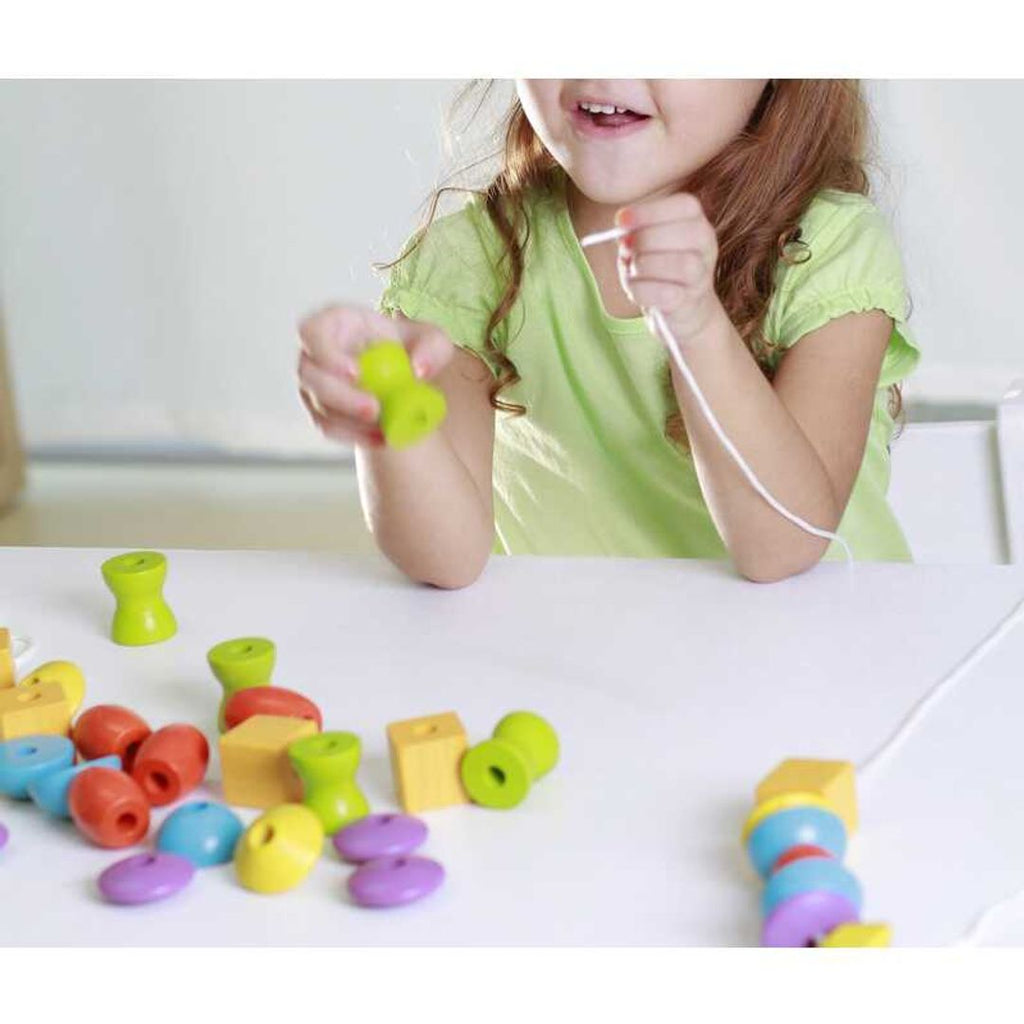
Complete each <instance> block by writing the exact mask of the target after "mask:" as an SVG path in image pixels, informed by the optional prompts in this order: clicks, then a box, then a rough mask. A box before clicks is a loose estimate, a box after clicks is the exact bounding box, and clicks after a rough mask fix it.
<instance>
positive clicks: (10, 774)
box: [0, 736, 75, 800]
mask: <svg viewBox="0 0 1024 1024" xmlns="http://www.w3.org/2000/svg"><path fill="white" fill-rule="evenodd" d="M74 760H75V745H74V744H73V743H72V742H71V740H69V739H68V738H67V737H66V736H19V737H18V738H17V739H13V740H7V741H6V742H4V743H0V793H6V794H7V795H8V796H13V797H14V798H15V799H16V800H27V799H28V787H29V784H30V783H31V782H33V781H35V780H36V779H39V778H42V777H43V776H44V775H48V774H49V773H50V772H56V771H60V770H61V769H62V768H70V767H71V764H72V763H73V762H74Z"/></svg>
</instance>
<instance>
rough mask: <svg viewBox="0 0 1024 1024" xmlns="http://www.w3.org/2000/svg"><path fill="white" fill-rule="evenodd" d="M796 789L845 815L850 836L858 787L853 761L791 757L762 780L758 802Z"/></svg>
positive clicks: (855, 824)
mask: <svg viewBox="0 0 1024 1024" xmlns="http://www.w3.org/2000/svg"><path fill="white" fill-rule="evenodd" d="M793 792H802V793H816V794H818V795H819V796H820V797H821V798H822V799H823V800H824V801H825V802H826V803H827V804H828V806H829V808H830V809H831V810H833V811H835V813H836V814H838V815H839V817H840V818H842V820H843V824H844V825H845V826H846V834H847V835H851V836H852V835H853V833H854V832H855V831H856V829H857V789H856V781H855V778H854V767H853V764H852V762H850V761H816V760H810V759H801V758H790V759H789V760H786V761H783V762H782V763H781V764H779V765H778V766H777V767H776V768H775V770H774V771H773V772H772V773H771V774H770V775H768V776H766V777H765V778H764V779H763V780H762V781H761V784H760V785H759V786H758V787H757V793H756V796H755V802H756V803H759V804H760V803H763V802H764V801H766V800H770V799H771V798H772V797H775V796H781V795H782V794H783V793H793Z"/></svg>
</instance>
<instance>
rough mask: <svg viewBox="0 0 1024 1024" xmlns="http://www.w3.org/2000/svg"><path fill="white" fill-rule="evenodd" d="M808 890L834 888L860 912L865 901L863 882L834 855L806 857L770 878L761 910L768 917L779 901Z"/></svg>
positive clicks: (762, 898) (818, 890)
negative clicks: (861, 883)
mask: <svg viewBox="0 0 1024 1024" xmlns="http://www.w3.org/2000/svg"><path fill="white" fill-rule="evenodd" d="M805 892H831V893H835V894H836V895H837V896H842V897H844V898H845V899H848V900H849V901H850V902H851V903H852V904H853V905H854V906H855V907H856V908H857V912H858V913H860V908H861V906H862V904H863V902H864V894H863V892H862V891H861V887H860V882H858V881H857V879H856V878H854V877H853V875H852V874H851V873H850V872H849V871H847V870H846V868H844V867H843V865H842V864H840V863H839V861H837V860H832V858H831V857H805V858H803V859H802V860H795V861H793V862H792V863H791V864H787V865H786V866H785V867H783V868H780V869H779V870H778V871H776V872H775V874H774V875H772V877H771V878H769V879H768V882H767V884H766V885H765V887H764V892H763V893H762V896H761V912H762V913H763V914H764V916H765V917H768V916H769V915H770V914H771V912H772V911H773V910H774V909H775V908H776V907H777V906H778V905H779V904H780V903H784V902H785V901H786V900H788V899H792V898H793V897H794V896H801V895H803V894H804V893H805Z"/></svg>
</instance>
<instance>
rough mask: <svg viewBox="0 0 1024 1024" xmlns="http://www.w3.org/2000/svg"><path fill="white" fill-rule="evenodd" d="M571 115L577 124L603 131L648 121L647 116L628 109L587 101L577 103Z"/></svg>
mask: <svg viewBox="0 0 1024 1024" xmlns="http://www.w3.org/2000/svg"><path fill="white" fill-rule="evenodd" d="M573 115H574V119H575V120H576V121H577V122H578V123H582V124H589V125H591V126H593V127H595V128H604V129H615V128H627V127H632V126H633V125H638V124H641V123H643V122H644V121H649V120H650V116H649V115H648V114H640V113H637V111H635V110H630V109H629V108H628V107H618V106H615V104H612V103H593V102H590V101H589V100H582V101H581V102H579V103H577V104H576V109H575V110H574V111H573Z"/></svg>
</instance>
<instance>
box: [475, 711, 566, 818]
mask: <svg viewBox="0 0 1024 1024" xmlns="http://www.w3.org/2000/svg"><path fill="white" fill-rule="evenodd" d="M557 762H558V736H557V735H556V733H555V730H554V729H552V728H551V726H550V725H549V724H548V723H547V722H546V721H545V720H544V719H543V718H541V717H540V715H535V714H533V713H532V712H530V711H513V712H512V713H511V714H508V715H506V716H505V717H504V718H503V719H502V720H501V721H500V722H499V723H498V724H497V725H496V726H495V728H494V734H493V737H492V738H491V739H489V740H484V742H483V743H478V744H477V745H476V746H475V747H471V748H470V749H469V750H467V751H466V753H465V755H464V756H463V758H462V764H461V766H460V772H461V775H462V784H463V786H464V787H465V789H466V792H467V793H468V794H469V797H470V799H471V800H472V801H473V802H474V803H477V804H482V805H483V806H484V807H494V808H499V809H502V810H507V809H508V808H510V807H515V806H517V805H518V804H520V803H522V801H523V800H524V799H525V798H526V795H527V794H528V793H529V792H530V787H531V786H532V785H533V783H534V782H536V781H537V780H538V779H539V778H541V777H542V776H544V775H546V774H547V773H548V772H549V771H551V769H552V768H554V766H555V765H556V764H557Z"/></svg>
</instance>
